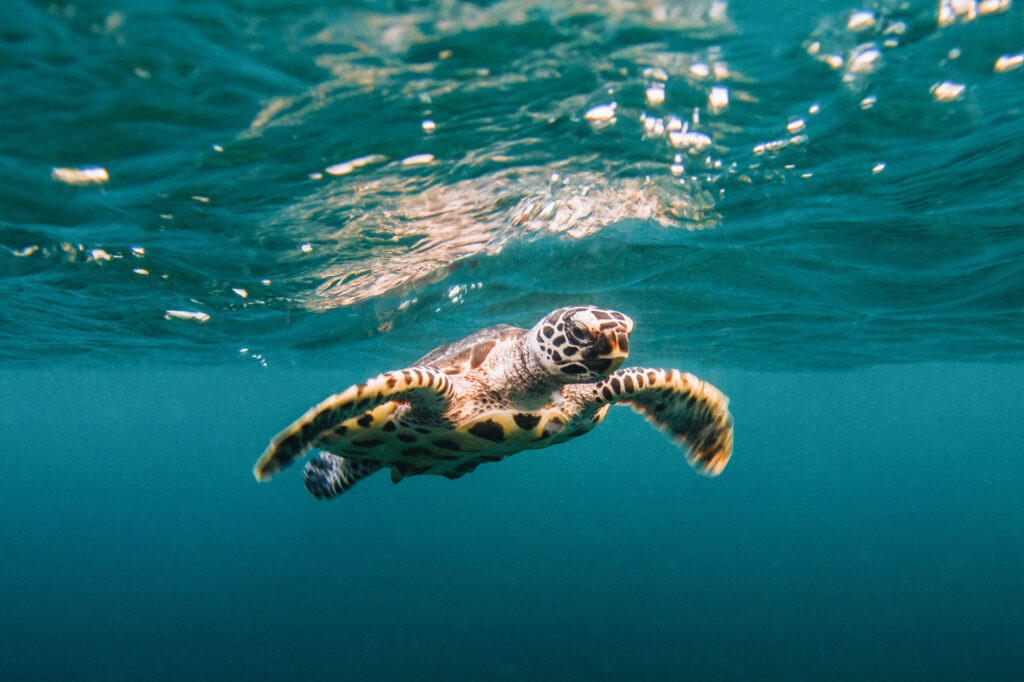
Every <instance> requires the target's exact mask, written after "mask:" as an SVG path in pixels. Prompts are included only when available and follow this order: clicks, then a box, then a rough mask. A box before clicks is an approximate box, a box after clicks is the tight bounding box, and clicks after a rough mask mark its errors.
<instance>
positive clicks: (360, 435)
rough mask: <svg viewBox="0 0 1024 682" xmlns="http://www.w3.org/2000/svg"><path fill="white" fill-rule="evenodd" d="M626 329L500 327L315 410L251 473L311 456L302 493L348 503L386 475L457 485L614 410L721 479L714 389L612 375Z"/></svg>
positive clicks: (645, 375) (722, 401) (727, 420)
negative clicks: (346, 495) (627, 410)
mask: <svg viewBox="0 0 1024 682" xmlns="http://www.w3.org/2000/svg"><path fill="white" fill-rule="evenodd" d="M632 328H633V323H632V320H630V319H629V318H628V317H626V316H625V315H623V314H622V313H617V312H614V311H609V310H601V309H600V308H595V307H592V306H574V307H571V308H561V309H559V310H556V311H554V312H552V313H551V314H550V315H548V316H547V317H545V318H544V319H543V320H541V321H540V322H538V323H537V324H536V325H535V326H534V327H533V328H532V329H530V330H528V331H527V330H523V329H518V328H516V327H510V326H507V325H499V326H496V327H489V328H487V329H484V330H481V331H479V332H477V333H476V334H473V335H472V336H469V337H467V338H466V339H463V340H462V341H458V342H455V343H453V344H449V345H447V346H444V347H442V348H438V349H437V350H435V351H433V352H431V353H429V354H428V355H426V356H425V357H424V358H422V359H421V360H420V361H419V362H418V363H417V365H416V366H414V367H410V368H407V369H402V370H397V371H394V372H386V373H384V374H381V375H378V376H376V377H373V378H371V379H369V380H367V381H366V382H364V383H362V384H359V385H356V386H352V387H350V388H348V389H347V390H345V391H343V392H342V393H339V394H336V395H333V396H331V397H329V398H327V399H326V400H324V401H323V402H321V403H320V404H319V405H316V406H315V407H313V408H311V409H310V410H309V411H308V412H306V414H305V415H303V416H302V417H301V418H300V419H298V420H297V421H296V422H294V423H293V424H292V425H291V426H289V427H288V428H286V429H285V430H284V431H282V432H281V433H280V434H278V436H277V437H276V438H274V440H273V442H272V443H271V444H270V447H269V448H268V449H267V450H266V452H264V454H263V456H262V457H261V458H260V460H259V462H257V464H256V468H255V475H256V477H257V478H258V479H260V480H266V479H267V478H269V477H270V476H272V475H273V474H274V473H276V472H277V471H279V470H281V469H283V468H284V467H286V466H288V465H289V464H291V463H292V462H294V461H295V460H296V459H298V458H300V457H301V456H302V455H303V454H305V453H306V452H307V451H308V450H310V449H312V448H317V449H320V450H322V451H324V452H323V453H321V454H320V455H319V456H318V457H317V458H315V459H314V460H313V461H311V462H310V464H309V465H307V467H306V476H305V481H306V487H307V488H308V489H309V491H310V492H311V493H313V494H314V495H315V496H317V497H320V498H325V497H332V496H334V495H337V494H339V493H341V492H344V491H345V490H347V489H348V488H349V487H351V486H352V485H354V484H355V483H356V482H357V481H358V480H360V479H361V478H363V477H365V476H368V475H370V474H372V473H374V472H375V471H377V470H378V469H380V468H382V467H384V466H387V467H389V468H390V469H391V477H392V480H393V481H395V482H398V481H400V480H401V479H402V478H404V477H406V476H412V475H416V474H426V473H429V474H438V475H442V476H447V477H448V478H458V477H459V476H462V475H464V474H467V473H469V472H471V471H473V470H474V469H475V468H476V467H477V466H479V465H480V464H481V463H484V462H494V461H498V460H501V459H504V458H505V457H508V456H509V455H512V454H514V453H516V452H519V451H521V450H526V449H531V448H540V447H546V446H548V445H553V444H556V443H561V442H564V441H566V440H569V439H570V438H575V437H577V436H581V435H583V434H585V433H587V432H588V431H590V430H591V429H593V428H594V427H595V426H597V425H598V424H599V423H600V422H601V421H602V420H603V419H604V417H605V415H606V414H607V412H608V407H609V406H610V405H611V404H612V403H620V404H626V405H630V406H632V407H633V408H634V409H635V410H637V411H638V412H640V413H642V414H643V415H644V416H645V417H646V418H647V420H648V421H649V422H651V423H652V424H653V425H655V426H656V427H657V428H660V429H661V430H663V431H665V432H666V433H667V434H668V435H669V436H670V437H672V439H673V440H674V441H675V442H676V443H677V444H679V445H680V446H681V447H682V448H683V449H684V450H685V452H686V454H687V459H688V461H689V462H690V464H691V465H693V466H694V467H695V468H696V469H697V470H698V471H700V472H702V473H705V474H708V475H712V476H714V475H717V474H719V473H720V472H721V471H722V469H723V468H724V467H725V465H726V463H727V462H728V460H729V456H730V454H731V452H732V417H731V416H730V415H729V412H728V409H727V405H728V400H727V399H726V398H725V396H724V395H722V393H721V392H720V391H718V389H716V388H715V387H713V386H711V385H710V384H707V383H706V382H703V381H701V380H700V379H697V378H696V377H694V376H693V375H692V374H684V373H681V372H679V371H677V370H662V369H642V368H630V369H623V370H618V371H615V370H616V369H617V368H618V367H619V365H621V364H622V361H623V360H624V359H625V358H626V356H627V355H628V351H629V333H630V332H631V331H632Z"/></svg>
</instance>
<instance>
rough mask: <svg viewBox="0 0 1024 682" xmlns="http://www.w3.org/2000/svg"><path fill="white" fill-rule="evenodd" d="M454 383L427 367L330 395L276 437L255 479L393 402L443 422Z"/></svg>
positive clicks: (389, 374)
mask: <svg viewBox="0 0 1024 682" xmlns="http://www.w3.org/2000/svg"><path fill="white" fill-rule="evenodd" d="M453 393H454V392H453V389H452V383H451V380H450V379H449V378H448V377H447V376H445V375H444V374H443V373H442V372H438V371H437V370H435V369H431V368H429V367H412V368H410V369H400V370H398V371H395V372H385V373H384V374H380V375H378V376H375V377H373V378H372V379H368V380H367V381H366V382H365V383H362V384H359V385H357V386H350V387H349V388H347V389H346V390H344V391H343V392H341V393H337V394H335V395H332V396H331V397H330V398H327V399H326V400H324V401H323V402H321V403H320V404H319V405H316V406H315V407H313V408H311V409H310V410H309V411H308V412H306V414H304V415H302V417H300V418H299V419H298V420H296V421H295V422H294V423H292V425H291V426H289V427H288V428H286V429H285V430H284V431H282V432H281V433H279V434H277V436H275V437H274V440H272V441H271V442H270V446H269V447H268V448H267V449H266V451H265V452H264V453H263V455H262V456H261V457H260V458H259V461H257V462H256V467H255V468H254V469H253V474H254V475H255V476H256V478H257V479H258V480H260V481H266V480H268V479H269V478H270V477H271V476H273V475H274V474H276V473H277V472H278V471H280V470H281V469H284V468H285V467H287V466H289V465H290V464H292V463H293V462H294V461H295V460H297V459H299V458H300V457H302V455H304V454H305V453H306V452H307V451H309V450H310V449H311V448H315V447H317V445H319V444H320V443H323V442H325V441H326V439H329V438H330V437H331V436H332V435H334V434H335V432H336V430H337V429H338V428H339V427H340V426H341V425H342V423H343V422H344V421H345V420H347V419H351V418H352V417H356V416H359V415H360V414H363V413H364V412H366V411H368V410H372V409H373V408H375V407H377V406H379V405H382V404H384V403H386V402H389V401H401V402H407V403H409V404H410V405H411V407H412V411H413V412H414V413H419V414H422V415H424V416H429V415H432V416H434V418H437V417H439V416H440V415H441V414H442V413H443V412H444V411H445V410H446V409H447V407H448V401H450V400H451V398H452V395H453Z"/></svg>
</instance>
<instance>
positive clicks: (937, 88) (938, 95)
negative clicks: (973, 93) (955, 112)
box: [931, 81, 966, 102]
mask: <svg viewBox="0 0 1024 682" xmlns="http://www.w3.org/2000/svg"><path fill="white" fill-rule="evenodd" d="M965 87H966V86H964V84H963V83H954V82H953V81H942V82H941V83H936V84H935V85H933V86H932V87H931V93H932V96H933V97H935V100H936V101H937V102H949V101H952V100H955V99H957V98H958V97H960V95H962V94H963V92H964V88H965Z"/></svg>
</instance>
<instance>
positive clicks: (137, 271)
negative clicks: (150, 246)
mask: <svg viewBox="0 0 1024 682" xmlns="http://www.w3.org/2000/svg"><path fill="white" fill-rule="evenodd" d="M132 272H134V273H135V274H136V275H148V274H149V270H147V269H146V268H132Z"/></svg>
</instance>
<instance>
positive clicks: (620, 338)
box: [604, 331, 629, 372]
mask: <svg viewBox="0 0 1024 682" xmlns="http://www.w3.org/2000/svg"><path fill="white" fill-rule="evenodd" d="M608 337H610V338H608V342H609V344H610V345H611V347H612V349H611V352H609V353H607V354H606V355H604V357H605V358H606V359H608V360H611V365H609V366H608V371H609V372H614V371H615V370H617V369H618V368H619V367H621V366H622V363H623V362H625V361H626V358H628V357H629V332H627V331H616V332H611V333H609V334H608Z"/></svg>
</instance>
